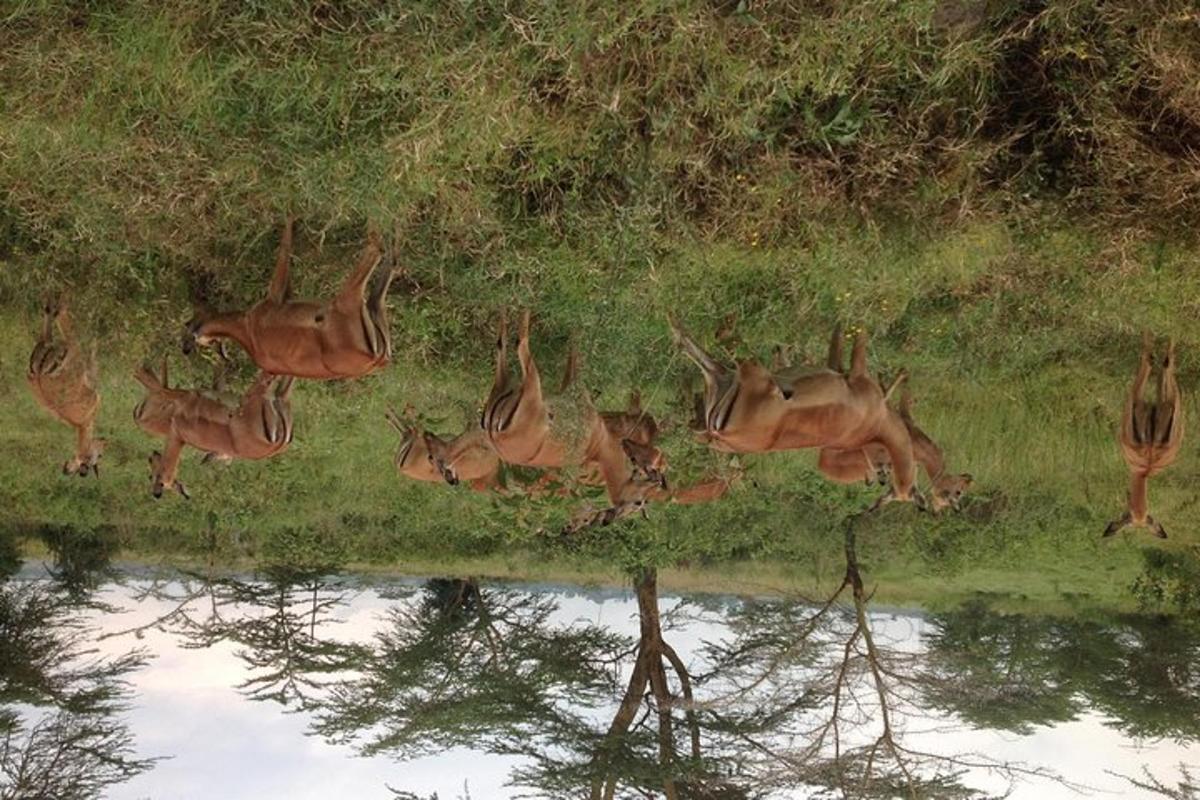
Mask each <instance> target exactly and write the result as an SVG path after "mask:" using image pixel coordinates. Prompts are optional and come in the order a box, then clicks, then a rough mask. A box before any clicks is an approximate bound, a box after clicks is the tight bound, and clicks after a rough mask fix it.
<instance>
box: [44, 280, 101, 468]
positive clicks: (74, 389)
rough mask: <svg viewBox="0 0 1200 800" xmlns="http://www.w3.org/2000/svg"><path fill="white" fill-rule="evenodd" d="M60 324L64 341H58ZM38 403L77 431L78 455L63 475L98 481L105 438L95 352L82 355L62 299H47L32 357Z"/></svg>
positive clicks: (70, 461)
mask: <svg viewBox="0 0 1200 800" xmlns="http://www.w3.org/2000/svg"><path fill="white" fill-rule="evenodd" d="M56 324H57V326H58V330H59V332H60V333H61V334H62V341H60V342H56V341H55V340H54V327H55V325H56ZM26 378H27V379H28V381H29V388H30V389H31V390H32V391H33V396H34V399H35V400H37V402H38V405H40V406H41V407H42V408H44V409H46V410H47V411H49V412H50V413H51V414H53V415H54V416H55V417H57V418H58V419H59V420H61V421H62V422H64V423H66V424H67V425H70V426H71V427H72V428H74V429H75V454H74V455H73V456H72V457H71V458H70V459H68V460H67V461H66V462H64V463H63V467H62V471H63V474H64V475H69V474H71V473H76V474H77V475H80V476H86V475H87V474H88V472H89V471H91V472H92V474H94V475H95V476H96V477H97V478H99V477H100V457H101V455H102V454H103V453H104V445H105V440H104V439H100V438H97V437H96V435H95V434H96V414H97V413H98V412H99V410H100V395H99V393H98V392H97V391H96V384H97V380H96V378H97V375H96V349H95V347H94V346H93V347H92V350H91V353H90V354H89V355H88V356H84V354H83V351H82V350H80V348H79V343H78V342H77V341H76V339H75V335H74V331H73V330H72V326H71V318H70V314H69V313H68V312H67V307H66V301H65V300H64V299H63V298H57V299H50V298H47V299H46V301H45V302H44V304H43V308H42V331H41V335H40V336H39V337H38V340H37V344H35V345H34V347H33V352H32V353H31V354H30V356H29V371H28V373H27V374H26Z"/></svg>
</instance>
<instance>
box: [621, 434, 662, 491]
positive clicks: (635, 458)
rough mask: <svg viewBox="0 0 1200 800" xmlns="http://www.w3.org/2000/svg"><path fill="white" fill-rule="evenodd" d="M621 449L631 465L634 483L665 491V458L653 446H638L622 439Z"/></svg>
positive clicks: (630, 440)
mask: <svg viewBox="0 0 1200 800" xmlns="http://www.w3.org/2000/svg"><path fill="white" fill-rule="evenodd" d="M621 449H622V450H623V451H624V452H625V456H626V458H628V459H629V460H630V461H631V462H632V463H633V468H634V474H633V479H632V480H634V481H639V482H644V483H646V484H647V485H650V486H655V487H657V488H659V489H662V490H663V491H666V489H667V475H666V473H667V458H666V456H665V455H663V451H662V450H659V449H658V448H657V447H655V446H654V445H650V444H640V443H638V442H635V441H633V440H632V439H622V440H621Z"/></svg>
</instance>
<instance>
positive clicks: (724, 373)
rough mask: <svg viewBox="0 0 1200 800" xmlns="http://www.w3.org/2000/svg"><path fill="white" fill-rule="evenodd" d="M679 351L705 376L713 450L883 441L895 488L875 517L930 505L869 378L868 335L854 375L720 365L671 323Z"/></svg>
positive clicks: (846, 446) (902, 431)
mask: <svg viewBox="0 0 1200 800" xmlns="http://www.w3.org/2000/svg"><path fill="white" fill-rule="evenodd" d="M670 323H671V331H672V334H673V335H674V338H675V341H676V344H678V346H679V347H680V348H682V349H683V351H684V352H685V353H686V354H687V355H688V357H689V358H691V359H692V361H694V362H695V363H696V365H697V366H699V367H700V370H701V372H702V373H703V375H704V408H703V414H702V415H701V419H700V422H701V423H702V427H701V428H700V429H699V431H698V433H699V434H700V438H701V440H702V441H705V442H707V443H708V444H709V446H710V447H712V448H713V449H714V450H719V451H722V452H727V453H764V452H770V451H774V450H795V449H800V448H807V447H817V448H826V447H831V448H835V449H838V450H855V449H862V448H863V447H865V446H867V445H869V444H871V443H873V442H877V443H879V444H880V445H882V446H883V448H884V449H885V450H887V452H888V455H889V456H890V457H891V462H892V487H891V489H890V490H889V491H888V493H887V494H885V495H883V496H882V497H880V498H879V500H878V501H876V503H875V504H874V505H873V506H872V510H874V509H876V508H878V507H879V506H881V505H883V504H885V503H889V502H892V501H905V502H916V503H918V504H919V505H922V504H923V500H922V498H921V497H920V495H919V493H917V492H916V490H915V488H914V485H913V484H914V480H915V468H914V461H913V449H912V439H911V437H910V436H909V434H908V430H907V429H906V428H905V426H904V423H903V421H902V420H901V419H900V418H899V416H897V415H896V414H893V413H891V412H890V410H889V409H888V406H887V399H886V397H885V395H884V391H883V389H882V388H881V387H880V386H879V383H878V382H876V381H875V379H874V378H872V377H871V376H870V375H869V374H868V372H867V340H866V334H865V333H864V334H860V335H859V336H858V338H857V339H856V340H855V343H854V352H853V354H852V356H851V364H850V371H849V373H848V374H846V375H842V374H840V373H839V372H837V371H835V370H833V369H818V370H811V371H807V372H804V373H800V374H795V375H782V374H781V375H778V376H777V375H773V374H771V372H769V371H768V370H767V369H766V368H765V367H763V366H762V365H761V364H759V363H757V362H755V361H751V360H748V361H743V362H741V363H740V364H739V365H738V366H737V368H736V369H733V368H730V367H727V366H725V365H724V364H721V363H720V362H718V361H717V360H716V359H714V358H713V357H712V356H710V355H709V354H708V353H706V352H705V351H704V350H703V349H702V348H701V347H700V346H699V345H697V344H696V343H695V342H694V341H693V340H692V339H691V338H690V337H689V336H688V335H687V333H686V332H685V331H684V330H683V328H682V327H680V325H679V323H678V322H677V321H676V320H675V318H674V317H671V318H670Z"/></svg>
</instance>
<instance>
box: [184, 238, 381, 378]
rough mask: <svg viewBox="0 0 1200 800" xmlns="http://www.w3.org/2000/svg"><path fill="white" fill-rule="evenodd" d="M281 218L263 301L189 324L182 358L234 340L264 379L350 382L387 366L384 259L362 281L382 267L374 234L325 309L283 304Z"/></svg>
mask: <svg viewBox="0 0 1200 800" xmlns="http://www.w3.org/2000/svg"><path fill="white" fill-rule="evenodd" d="M293 226H294V220H293V219H292V218H291V217H288V219H287V222H286V223H285V225H284V229H283V237H282V239H281V240H280V243H279V251H278V254H277V257H276V260H275V274H274V276H273V277H272V279H271V283H270V286H269V287H268V289H267V296H266V297H265V298H263V299H262V300H261V301H259V302H258V304H256V305H255V306H253V307H252V308H250V309H249V310H247V311H238V312H233V313H227V314H215V315H208V314H200V315H197V316H196V317H195V318H194V319H192V321H191V322H189V323H188V326H187V331H186V333H185V334H184V337H183V351H184V353H190V352H191V351H192V348H193V347H194V346H195V345H202V346H203V345H208V344H212V343H214V342H218V343H219V342H220V340H223V339H233V340H234V341H236V342H237V343H238V344H240V345H241V346H242V348H243V349H245V351H246V352H247V353H248V354H249V355H250V358H251V359H253V361H254V363H255V364H257V365H258V367H259V368H260V369H262V370H263V371H264V372H268V373H270V374H273V375H291V376H295V377H298V378H316V379H335V378H356V377H359V376H362V375H366V374H368V373H370V372H373V371H375V370H377V369H379V368H380V367H383V366H384V365H385V364H387V363H388V361H389V360H390V359H391V337H390V334H389V332H388V323H387V306H386V304H385V302H384V301H385V298H386V295H387V290H388V287H389V285H390V284H391V281H392V279H393V277H394V276H395V275H396V274H397V271H396V270H395V269H393V268H392V264H391V258H390V256H389V257H388V259H387V261H388V264H387V266H386V268H385V270H384V272H383V274H382V276H380V277H379V278H378V279H377V280H376V282H375V285H374V287H373V288H371V289H369V290H368V286H367V284H368V282H369V281H370V279H371V276H372V274H373V273H374V272H375V271H376V268H377V267H378V266H379V264H380V262H381V261H382V260H383V256H382V246H381V243H380V237H379V234H378V232H376V231H374V230H372V231H371V232H370V233H369V234H368V241H367V248H366V250H365V251H363V254H362V256H361V257H360V258H359V261H358V265H357V266H356V267H355V269H354V271H353V272H352V273H351V274H350V276H349V277H348V278H347V279H346V281H345V283H343V284H342V288H341V290H340V291H339V292H338V294H337V296H336V297H334V299H333V300H332V301H330V302H328V303H315V302H307V301H300V300H292V299H291V298H290V294H291V292H290V286H289V277H288V270H289V268H290V265H291V258H292V228H293Z"/></svg>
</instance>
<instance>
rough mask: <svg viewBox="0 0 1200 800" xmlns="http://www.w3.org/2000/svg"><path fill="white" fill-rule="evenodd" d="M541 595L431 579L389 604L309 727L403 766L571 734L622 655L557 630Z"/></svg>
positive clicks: (614, 643) (597, 631) (612, 640)
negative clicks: (410, 596)
mask: <svg viewBox="0 0 1200 800" xmlns="http://www.w3.org/2000/svg"><path fill="white" fill-rule="evenodd" d="M556 610H557V605H556V602H555V601H554V600H553V598H552V597H550V596H547V595H536V594H530V593H525V592H515V591H506V590H502V589H492V588H488V589H485V588H483V587H481V586H480V585H479V583H478V582H477V581H474V580H431V581H428V582H426V584H425V585H424V586H423V587H422V591H421V597H420V599H419V601H417V602H404V603H399V604H397V605H395V606H393V607H392V608H391V609H390V610H389V612H388V615H387V618H386V623H385V626H384V628H383V629H382V630H381V631H380V632H379V633H377V634H376V637H375V641H374V643H373V644H372V646H371V647H370V648H369V650H368V652H367V653H366V654H365V656H364V657H363V658H362V659H361V661H360V662H359V663H358V665H357V669H358V671H359V672H361V677H360V678H358V679H357V680H354V681H350V682H347V683H344V684H341V685H339V686H336V687H334V689H333V691H332V692H331V695H330V697H329V698H328V700H327V702H326V703H325V704H324V706H323V708H322V709H321V710H320V712H319V713H318V715H317V721H316V723H315V729H316V730H317V731H318V732H319V733H320V734H322V735H324V736H326V737H328V738H330V739H333V740H335V741H339V742H353V743H355V744H356V745H357V746H358V747H360V748H361V749H362V750H363V752H365V753H367V754H378V753H389V754H392V755H394V756H396V757H398V758H402V759H403V758H412V757H415V756H417V755H421V754H423V753H428V752H433V751H437V750H441V749H444V748H447V747H453V746H459V745H463V746H468V745H469V746H474V747H480V748H485V749H488V750H492V751H500V752H506V751H509V750H510V749H511V748H512V747H513V745H512V743H513V742H514V741H518V742H519V741H522V740H526V739H528V740H530V741H533V740H539V739H541V738H542V737H543V736H545V735H546V734H547V732H548V731H561V730H565V729H569V728H570V727H571V726H572V725H574V724H575V723H576V721H577V717H578V714H579V713H580V711H581V709H586V708H587V707H589V706H590V705H591V704H593V703H594V702H596V700H597V699H598V698H599V697H602V696H603V695H604V693H605V690H606V689H607V688H608V687H609V686H610V685H611V682H612V678H611V675H610V673H609V667H610V665H611V663H612V660H613V659H614V658H616V657H618V656H619V654H620V653H621V652H622V651H623V650H624V649H625V648H626V647H627V643H626V642H625V641H624V640H623V639H622V638H621V637H619V636H616V635H614V634H612V633H609V632H606V631H605V630H604V629H602V628H600V627H599V626H595V625H556V624H553V622H552V620H551V617H552V615H553V614H554V612H555V611H556Z"/></svg>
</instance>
